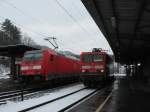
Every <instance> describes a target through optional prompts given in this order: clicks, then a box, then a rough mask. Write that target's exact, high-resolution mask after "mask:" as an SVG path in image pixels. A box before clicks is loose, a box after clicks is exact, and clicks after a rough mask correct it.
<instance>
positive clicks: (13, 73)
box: [10, 56, 17, 79]
mask: <svg viewBox="0 0 150 112" xmlns="http://www.w3.org/2000/svg"><path fill="white" fill-rule="evenodd" d="M15 72H16V67H15V56H11V64H10V74H11V76H12V78H13V79H16V78H17V77H16V73H15Z"/></svg>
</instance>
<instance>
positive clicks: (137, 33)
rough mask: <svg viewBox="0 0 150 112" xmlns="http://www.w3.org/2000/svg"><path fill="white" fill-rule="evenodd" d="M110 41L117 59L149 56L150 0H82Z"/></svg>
mask: <svg viewBox="0 0 150 112" xmlns="http://www.w3.org/2000/svg"><path fill="white" fill-rule="evenodd" d="M82 2H83V4H84V5H85V7H86V8H87V10H88V11H89V13H90V14H91V16H92V17H93V19H94V21H95V22H96V24H97V25H98V27H99V28H100V30H101V31H102V33H103V34H104V36H105V37H106V39H107V40H108V42H109V44H110V46H111V48H112V50H113V52H114V54H115V59H116V61H118V62H121V63H126V64H129V63H135V62H140V61H141V60H143V59H144V58H145V56H150V0H82Z"/></svg>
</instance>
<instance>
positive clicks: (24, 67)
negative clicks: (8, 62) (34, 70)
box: [21, 66, 29, 70]
mask: <svg viewBox="0 0 150 112" xmlns="http://www.w3.org/2000/svg"><path fill="white" fill-rule="evenodd" d="M28 69H29V67H28V66H22V67H21V70H28Z"/></svg>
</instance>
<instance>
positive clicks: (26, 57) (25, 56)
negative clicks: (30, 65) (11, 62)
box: [23, 52, 43, 61]
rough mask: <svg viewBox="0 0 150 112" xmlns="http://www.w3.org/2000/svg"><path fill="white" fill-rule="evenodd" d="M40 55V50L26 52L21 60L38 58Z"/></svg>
mask: <svg viewBox="0 0 150 112" xmlns="http://www.w3.org/2000/svg"><path fill="white" fill-rule="evenodd" d="M42 56H43V55H42V53H40V52H38V53H26V54H25V55H24V58H23V60H28V61H30V60H39V59H41V58H42Z"/></svg>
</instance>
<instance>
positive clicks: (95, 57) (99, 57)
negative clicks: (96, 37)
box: [93, 54, 103, 62]
mask: <svg viewBox="0 0 150 112" xmlns="http://www.w3.org/2000/svg"><path fill="white" fill-rule="evenodd" d="M93 61H94V62H97V61H103V56H102V55H98V54H94V55H93Z"/></svg>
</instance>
